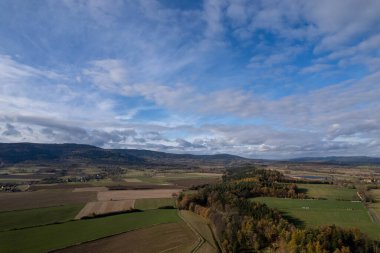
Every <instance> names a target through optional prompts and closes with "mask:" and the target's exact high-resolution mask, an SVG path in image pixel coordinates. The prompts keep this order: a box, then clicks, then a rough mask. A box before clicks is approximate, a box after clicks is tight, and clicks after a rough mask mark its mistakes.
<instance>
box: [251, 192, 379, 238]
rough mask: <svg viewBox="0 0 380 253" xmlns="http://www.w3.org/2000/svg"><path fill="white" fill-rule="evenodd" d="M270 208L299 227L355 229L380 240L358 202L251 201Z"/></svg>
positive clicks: (262, 199) (257, 199)
mask: <svg viewBox="0 0 380 253" xmlns="http://www.w3.org/2000/svg"><path fill="white" fill-rule="evenodd" d="M252 201H257V202H262V203H265V204H267V205H268V206H269V207H271V208H276V209H278V210H279V211H281V212H283V214H284V215H286V216H288V217H287V218H288V219H289V220H290V221H292V222H293V223H295V224H296V225H298V226H299V227H317V226H321V225H329V224H335V225H338V226H342V227H346V228H349V227H357V228H359V229H360V230H362V231H363V232H365V233H367V234H368V235H369V236H370V237H371V238H373V239H377V240H380V226H379V225H377V224H375V223H374V222H373V221H372V220H371V218H370V216H369V215H368V211H367V209H366V208H365V207H364V206H363V204H362V203H361V202H350V201H338V200H299V199H282V198H271V197H259V198H254V199H252Z"/></svg>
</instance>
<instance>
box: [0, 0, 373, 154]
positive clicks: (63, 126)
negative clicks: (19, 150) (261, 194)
mask: <svg viewBox="0 0 380 253" xmlns="http://www.w3.org/2000/svg"><path fill="white" fill-rule="evenodd" d="M0 5H1V6H0V9H1V10H2V11H0V12H1V15H0V22H1V23H2V24H6V25H3V26H1V27H0V38H1V39H0V141H1V142H19V141H31V142H47V143H63V142H75V143H88V144H93V145H97V146H101V147H107V148H141V149H142V148H144V149H154V150H162V151H168V152H180V153H183V152H191V153H225V152H227V153H232V154H238V155H243V156H247V157H259V158H260V157H263V158H284V157H297V156H318V155H371V156H380V122H379V119H380V88H379V87H380V83H379V80H380V47H379V46H378V45H379V43H380V18H379V15H378V13H379V11H380V5H379V2H378V1H375V0H374V1H371V0H366V1H364V2H363V1H358V0H352V1H351V0H350V1H345V2H342V1H274V0H273V1H243V0H240V1H227V0H223V1H222V0H221V1H200V2H192V3H191V4H187V5H181V4H180V3H170V2H166V1H162V2H160V1H137V2H125V1H112V2H108V1H95V0H94V1H69V0H68V1H62V2H51V1H47V2H39V3H38V4H31V5H30V6H28V4H20V3H18V2H11V1H5V2H2V3H1V4H0ZM32 13H34V14H35V15H33V16H32ZM16 31H17V32H16Z"/></svg>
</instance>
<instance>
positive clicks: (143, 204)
mask: <svg viewBox="0 0 380 253" xmlns="http://www.w3.org/2000/svg"><path fill="white" fill-rule="evenodd" d="M174 205H175V199H174V198H157V199H136V201H135V204H134V208H136V209H140V210H149V209H157V208H160V207H167V206H172V207H173V208H174Z"/></svg>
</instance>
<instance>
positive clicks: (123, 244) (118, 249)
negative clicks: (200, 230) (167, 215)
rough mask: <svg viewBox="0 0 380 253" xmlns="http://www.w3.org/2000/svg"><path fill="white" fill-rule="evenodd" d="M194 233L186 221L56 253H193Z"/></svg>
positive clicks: (137, 231) (124, 234)
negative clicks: (191, 252)
mask: <svg viewBox="0 0 380 253" xmlns="http://www.w3.org/2000/svg"><path fill="white" fill-rule="evenodd" d="M196 240H197V238H196V236H195V235H194V233H193V232H192V231H191V230H190V229H189V228H188V227H187V225H186V224H185V223H184V222H178V223H169V224H160V225H154V226H152V227H149V228H142V229H138V230H134V231H130V232H127V233H122V234H119V235H115V236H110V237H107V238H102V239H98V240H95V241H91V242H87V243H83V244H80V245H77V246H72V247H69V248H66V249H63V250H58V251H56V252H55V253H81V252H94V251H95V249H96V252H98V253H108V252H113V253H124V252H139V253H151V252H165V253H174V252H190V251H191V249H192V247H193V245H194V243H195V241H196Z"/></svg>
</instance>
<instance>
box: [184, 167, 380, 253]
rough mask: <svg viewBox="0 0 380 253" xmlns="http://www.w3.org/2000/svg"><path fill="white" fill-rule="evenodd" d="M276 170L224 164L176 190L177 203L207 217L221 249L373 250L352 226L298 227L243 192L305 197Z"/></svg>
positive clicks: (248, 250)
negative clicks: (187, 190) (210, 181)
mask: <svg viewBox="0 0 380 253" xmlns="http://www.w3.org/2000/svg"><path fill="white" fill-rule="evenodd" d="M283 181H284V176H283V175H282V174H281V173H280V172H278V171H272V170H263V169H256V168H252V167H248V168H239V169H234V170H229V171H227V172H226V173H225V175H224V176H223V182H221V183H219V184H214V185H206V186H203V187H201V188H199V189H198V190H197V191H196V192H195V193H192V194H184V193H182V194H180V195H179V197H178V199H177V206H178V208H179V209H186V210H190V211H192V212H194V213H197V214H199V215H201V216H203V217H205V218H207V219H209V220H210V221H211V222H212V224H213V227H214V228H215V234H216V236H217V238H218V239H219V241H220V244H221V248H222V250H223V252H263V251H265V252H268V251H269V252H305V253H306V252H307V253H308V252H321V253H322V252H334V253H339V252H340V253H343V252H344V253H347V252H376V249H377V244H376V242H374V241H371V240H370V239H368V238H367V236H366V235H365V234H363V233H361V232H360V231H359V230H358V229H344V228H340V227H337V226H334V225H332V226H323V227H319V228H307V229H298V228H296V227H295V226H294V225H293V224H291V223H289V222H288V221H287V220H286V219H285V218H284V217H282V215H281V213H280V212H278V211H276V210H274V209H271V208H269V207H268V206H266V205H265V204H262V203H257V202H252V201H250V200H249V199H248V198H251V197H258V196H270V197H287V198H306V197H307V196H306V194H305V193H302V192H300V191H299V189H298V188H297V186H296V184H289V183H284V182H283Z"/></svg>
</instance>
